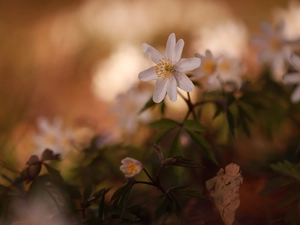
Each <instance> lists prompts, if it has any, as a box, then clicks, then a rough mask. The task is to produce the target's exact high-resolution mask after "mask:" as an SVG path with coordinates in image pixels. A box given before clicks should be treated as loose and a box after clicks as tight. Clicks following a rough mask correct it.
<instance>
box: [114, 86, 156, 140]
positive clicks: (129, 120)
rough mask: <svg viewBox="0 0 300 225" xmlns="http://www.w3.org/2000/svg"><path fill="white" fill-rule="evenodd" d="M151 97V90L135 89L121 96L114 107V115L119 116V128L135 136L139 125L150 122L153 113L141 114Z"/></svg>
mask: <svg viewBox="0 0 300 225" xmlns="http://www.w3.org/2000/svg"><path fill="white" fill-rule="evenodd" d="M150 97H151V92H150V91H149V90H147V89H141V90H140V89H138V88H135V87H133V88H131V89H129V90H128V91H127V92H124V93H121V94H119V95H118V96H117V98H116V104H115V105H114V106H113V107H112V111H113V113H115V114H116V115H117V116H118V121H117V123H118V127H119V128H121V129H122V130H123V131H125V132H126V133H128V134H133V133H134V132H136V130H137V129H138V125H139V123H148V122H150V121H151V119H152V113H151V112H150V111H149V110H147V111H145V112H143V113H141V114H139V112H140V110H141V109H142V108H143V106H144V105H145V104H146V103H147V101H148V100H149V98H150Z"/></svg>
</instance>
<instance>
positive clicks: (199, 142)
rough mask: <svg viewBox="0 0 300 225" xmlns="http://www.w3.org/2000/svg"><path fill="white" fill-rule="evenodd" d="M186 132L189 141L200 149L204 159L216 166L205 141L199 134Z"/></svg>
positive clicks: (212, 154) (215, 161)
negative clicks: (204, 156)
mask: <svg viewBox="0 0 300 225" xmlns="http://www.w3.org/2000/svg"><path fill="white" fill-rule="evenodd" d="M186 132H187V133H188V134H189V136H190V137H191V139H192V140H193V141H194V142H195V143H196V144H197V145H198V146H199V147H200V148H201V150H202V151H203V153H204V154H205V155H206V157H207V158H209V159H210V160H211V161H212V162H214V163H215V164H216V165H218V162H217V159H216V157H215V155H214V153H213V152H212V150H211V147H210V145H209V144H208V143H207V142H206V140H205V139H204V138H203V137H202V136H201V135H200V134H198V133H196V132H194V131H191V130H186Z"/></svg>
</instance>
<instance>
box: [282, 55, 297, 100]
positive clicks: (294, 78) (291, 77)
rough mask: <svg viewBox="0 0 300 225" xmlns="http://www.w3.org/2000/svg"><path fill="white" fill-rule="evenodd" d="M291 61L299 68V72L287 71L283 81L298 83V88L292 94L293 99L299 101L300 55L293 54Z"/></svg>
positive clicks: (292, 83)
mask: <svg viewBox="0 0 300 225" xmlns="http://www.w3.org/2000/svg"><path fill="white" fill-rule="evenodd" d="M291 63H292V64H293V65H294V67H295V68H296V69H297V70H298V72H292V73H287V74H285V75H284V77H283V81H284V82H285V83H286V84H291V85H297V87H296V89H295V90H294V91H293V93H292V95H291V101H292V102H293V103H297V102H299V101H300V57H299V56H297V55H295V54H292V55H291Z"/></svg>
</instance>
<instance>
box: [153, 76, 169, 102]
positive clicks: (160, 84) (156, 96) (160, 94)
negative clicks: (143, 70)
mask: <svg viewBox="0 0 300 225" xmlns="http://www.w3.org/2000/svg"><path fill="white" fill-rule="evenodd" d="M168 85H169V79H158V80H157V81H156V84H155V88H154V93H153V101H154V102H156V103H160V102H161V101H162V100H163V99H164V98H165V96H166V93H167V89H168Z"/></svg>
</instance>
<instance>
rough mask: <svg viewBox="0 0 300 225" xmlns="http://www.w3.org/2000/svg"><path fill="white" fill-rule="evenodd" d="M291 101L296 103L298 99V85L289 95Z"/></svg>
mask: <svg viewBox="0 0 300 225" xmlns="http://www.w3.org/2000/svg"><path fill="white" fill-rule="evenodd" d="M291 101H292V102H293V103H297V102H299V101H300V85H299V86H298V87H297V88H296V89H295V90H294V92H293V94H292V96H291Z"/></svg>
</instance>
